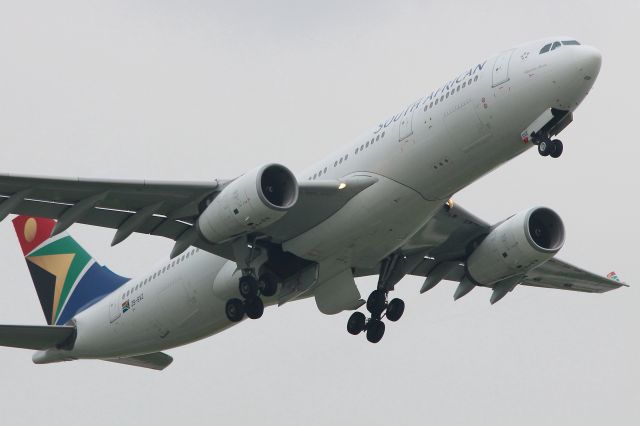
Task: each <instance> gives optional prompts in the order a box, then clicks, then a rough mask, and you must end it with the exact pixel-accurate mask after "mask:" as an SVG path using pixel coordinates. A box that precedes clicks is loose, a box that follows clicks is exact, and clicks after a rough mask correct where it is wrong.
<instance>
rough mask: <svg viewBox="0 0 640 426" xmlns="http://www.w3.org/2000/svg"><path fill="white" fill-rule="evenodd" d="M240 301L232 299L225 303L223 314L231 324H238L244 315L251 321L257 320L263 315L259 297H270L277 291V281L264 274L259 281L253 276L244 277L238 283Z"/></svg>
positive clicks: (272, 276) (268, 274)
mask: <svg viewBox="0 0 640 426" xmlns="http://www.w3.org/2000/svg"><path fill="white" fill-rule="evenodd" d="M238 290H239V292H240V295H241V296H242V300H241V299H237V298H233V299H229V300H228V301H227V306H226V309H225V312H226V314H227V318H228V319H229V321H231V322H238V321H241V320H242V318H244V316H245V314H246V315H247V317H249V318H251V319H258V318H260V317H261V316H262V314H263V313H264V303H263V302H262V298H261V296H264V297H271V296H273V295H274V294H276V291H277V290H278V280H277V279H276V277H275V276H274V275H273V274H270V273H268V272H267V273H264V274H262V275H261V276H260V279H256V278H255V277H254V276H253V275H244V276H242V277H241V278H240V281H239V283H238Z"/></svg>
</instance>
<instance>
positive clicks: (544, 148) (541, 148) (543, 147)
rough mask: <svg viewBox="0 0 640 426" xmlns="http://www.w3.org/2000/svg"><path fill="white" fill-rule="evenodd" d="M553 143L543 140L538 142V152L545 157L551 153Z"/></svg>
mask: <svg viewBox="0 0 640 426" xmlns="http://www.w3.org/2000/svg"><path fill="white" fill-rule="evenodd" d="M551 145H552V144H551V142H550V141H541V142H540V143H539V144H538V153H539V154H540V155H542V156H543V157H546V156H547V155H549V154H550V153H551Z"/></svg>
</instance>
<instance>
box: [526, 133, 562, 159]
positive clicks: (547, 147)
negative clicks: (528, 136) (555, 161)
mask: <svg viewBox="0 0 640 426" xmlns="http://www.w3.org/2000/svg"><path fill="white" fill-rule="evenodd" d="M533 143H534V144H536V145H538V154H540V155H542V156H543V157H547V156H550V157H551V158H558V157H560V156H561V155H562V150H563V146H562V141H561V140H560V139H551V138H550V137H549V136H547V135H534V136H533Z"/></svg>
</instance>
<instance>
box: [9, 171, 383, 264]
mask: <svg viewBox="0 0 640 426" xmlns="http://www.w3.org/2000/svg"><path fill="white" fill-rule="evenodd" d="M376 181H377V179H375V178H373V177H370V176H352V177H350V178H348V179H346V180H344V181H340V182H338V181H313V182H312V181H305V182H302V183H300V185H299V196H298V202H297V203H296V205H295V206H294V207H292V208H291V209H290V210H289V211H288V212H287V215H285V216H284V218H283V219H281V220H280V221H279V222H277V223H276V224H274V225H272V226H271V227H269V228H268V229H266V230H263V231H264V233H265V235H267V236H270V237H272V238H273V239H274V241H275V242H279V241H284V240H286V239H289V238H292V237H294V236H296V235H298V234H299V233H301V232H304V231H305V230H307V229H309V228H312V227H313V226H314V225H316V224H317V223H319V222H321V221H322V220H324V219H326V218H327V217H329V216H331V215H332V214H333V213H335V212H336V211H337V210H339V209H340V208H341V207H342V206H344V204H346V203H347V202H348V201H349V200H350V199H351V198H353V197H354V196H355V195H356V194H358V193H359V192H360V191H362V190H363V189H365V188H367V187H368V186H370V185H372V184H373V183H375V182H376ZM229 182H231V180H213V181H210V182H163V181H148V180H95V179H82V178H71V179H65V178H53V177H38V176H17V175H0V220H2V219H4V218H5V217H6V216H7V215H8V214H12V213H13V214H20V215H28V216H38V217H46V218H51V219H57V221H58V223H57V224H56V227H55V228H54V231H53V232H54V234H55V233H59V232H62V231H63V230H65V229H66V228H68V227H69V226H71V225H72V224H74V223H82V224H86V225H94V226H100V227H105V228H112V229H116V230H117V231H116V234H115V236H114V239H113V242H112V245H114V244H117V243H119V242H121V241H123V240H124V239H125V238H127V237H128V236H129V235H131V234H132V233H133V232H138V233H143V234H150V235H158V236H162V237H166V238H170V239H172V240H178V239H179V238H180V237H181V236H182V235H185V233H186V232H187V231H188V230H190V229H191V228H192V227H193V225H194V224H195V223H196V220H197V218H198V216H199V215H200V213H201V212H202V211H203V209H204V208H205V207H206V205H208V203H209V202H211V200H213V199H214V198H215V197H216V196H217V195H218V194H219V193H220V192H221V191H222V190H223V189H224V188H225V187H226V185H228V184H229ZM345 183H346V187H345V186H344V185H342V184H345ZM192 244H193V245H195V246H197V247H199V248H201V249H203V250H206V251H209V252H211V253H214V254H217V255H219V256H223V257H226V258H228V259H233V251H232V250H231V248H230V247H229V246H228V245H214V244H209V243H207V242H206V241H201V240H198V241H195V242H193V243H192Z"/></svg>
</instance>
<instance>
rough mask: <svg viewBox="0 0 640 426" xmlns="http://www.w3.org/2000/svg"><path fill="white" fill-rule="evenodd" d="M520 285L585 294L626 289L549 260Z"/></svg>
mask: <svg viewBox="0 0 640 426" xmlns="http://www.w3.org/2000/svg"><path fill="white" fill-rule="evenodd" d="M521 284H523V285H528V286H533V287H545V288H557V289H560V290H573V291H582V292H586V293H604V292H607V291H610V290H615V289H618V288H620V287H628V286H627V285H626V284H623V283H621V282H618V281H615V280H612V279H610V278H606V277H602V276H600V275H596V274H593V273H591V272H588V271H585V270H584V269H581V268H578V267H576V266H573V265H571V264H569V263H567V262H564V261H562V260H559V259H551V260H549V261H548V262H546V263H544V264H543V265H540V266H539V267H538V268H535V269H533V270H532V271H530V272H529V273H527V275H526V276H525V277H524V278H523V281H522V283H521Z"/></svg>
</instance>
